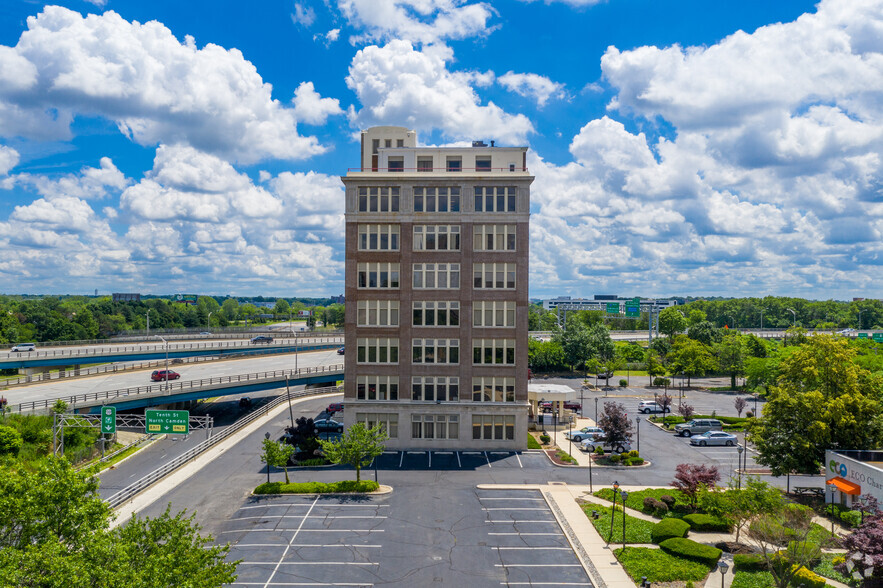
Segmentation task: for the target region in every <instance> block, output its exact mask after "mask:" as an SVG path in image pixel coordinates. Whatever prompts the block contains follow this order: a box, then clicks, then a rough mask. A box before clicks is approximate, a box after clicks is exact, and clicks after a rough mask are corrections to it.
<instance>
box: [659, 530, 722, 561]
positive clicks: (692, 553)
mask: <svg viewBox="0 0 883 588" xmlns="http://www.w3.org/2000/svg"><path fill="white" fill-rule="evenodd" d="M659 548H660V549H662V550H663V551H665V552H666V553H669V554H671V555H675V556H679V557H685V558H687V559H691V560H693V561H698V562H699V563H703V564H706V565H707V566H709V567H711V566H713V565H714V564H716V563H717V560H719V559H720V556H721V553H722V551H721V550H720V549H718V548H717V547H712V546H710V545H703V544H701V543H696V542H695V541H692V540H690V539H681V538H679V537H673V538H672V539H666V540H665V541H663V542H662V543H660V544H659Z"/></svg>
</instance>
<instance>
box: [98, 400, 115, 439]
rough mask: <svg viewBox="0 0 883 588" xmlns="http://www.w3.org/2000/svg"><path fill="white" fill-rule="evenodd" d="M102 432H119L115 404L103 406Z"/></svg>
mask: <svg viewBox="0 0 883 588" xmlns="http://www.w3.org/2000/svg"><path fill="white" fill-rule="evenodd" d="M101 432H102V433H106V434H110V433H116V432H117V409H116V407H115V406H102V407H101Z"/></svg>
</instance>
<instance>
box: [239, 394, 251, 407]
mask: <svg viewBox="0 0 883 588" xmlns="http://www.w3.org/2000/svg"><path fill="white" fill-rule="evenodd" d="M249 406H251V398H249V397H248V396H243V397H242V398H240V399H239V408H248V407H249Z"/></svg>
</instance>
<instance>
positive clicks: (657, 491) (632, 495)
mask: <svg viewBox="0 0 883 588" xmlns="http://www.w3.org/2000/svg"><path fill="white" fill-rule="evenodd" d="M666 495H667V496H671V497H672V498H674V499H675V501H676V502H675V503H676V504H682V505H684V506H685V507H686V505H687V504H688V498H687V497H686V496H684V495H683V494H682V493H681V492H680V490H677V489H676V488H645V489H644V490H637V491H635V492H629V497H628V498H627V499H626V501H625V505H626V506H627V507H629V508H633V509H635V510H637V511H643V508H644V499H645V498H647V497H648V496H649V497H651V498H655V499H656V500H659V499H660V497H661V496H666ZM593 496H597V497H598V498H603V499H604V500H610V501H612V500H613V489H612V488H602V489H601V490H598V491H597V492H595V493H594V494H593ZM620 501H621V499H620V497H619V494H618V493H617V495H616V503H617V504H619V503H620ZM647 514H653V513H651V512H648V513H647Z"/></svg>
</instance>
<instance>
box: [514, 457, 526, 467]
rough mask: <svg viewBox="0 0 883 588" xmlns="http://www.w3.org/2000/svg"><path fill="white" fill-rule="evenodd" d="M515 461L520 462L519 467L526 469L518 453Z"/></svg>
mask: <svg viewBox="0 0 883 588" xmlns="http://www.w3.org/2000/svg"><path fill="white" fill-rule="evenodd" d="M515 459H517V460H518V467H520V468H521V469H524V464H522V463H521V457H520V456H519V455H518V454H517V453H516V454H515Z"/></svg>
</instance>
